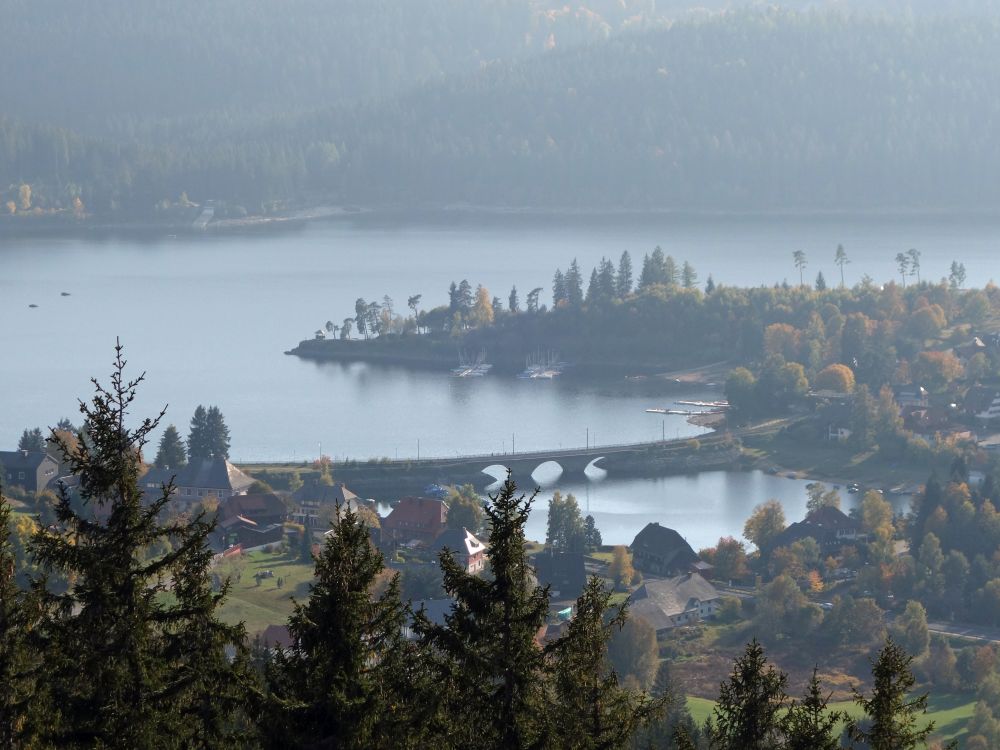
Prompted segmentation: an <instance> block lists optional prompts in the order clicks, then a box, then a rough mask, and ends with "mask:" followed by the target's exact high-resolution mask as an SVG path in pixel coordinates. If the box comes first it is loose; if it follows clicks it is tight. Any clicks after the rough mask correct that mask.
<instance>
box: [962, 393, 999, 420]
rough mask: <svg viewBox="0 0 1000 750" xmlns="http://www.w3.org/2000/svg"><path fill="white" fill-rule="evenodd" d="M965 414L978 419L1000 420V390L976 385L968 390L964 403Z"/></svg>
mask: <svg viewBox="0 0 1000 750" xmlns="http://www.w3.org/2000/svg"><path fill="white" fill-rule="evenodd" d="M962 405H963V407H964V408H965V413H966V414H968V415H969V416H970V417H975V418H976V419H985V420H991V419H1000V390H998V389H997V388H996V387H989V386H984V385H976V386H973V387H972V388H970V389H969V390H968V392H967V393H966V394H965V401H964V402H963V404H962Z"/></svg>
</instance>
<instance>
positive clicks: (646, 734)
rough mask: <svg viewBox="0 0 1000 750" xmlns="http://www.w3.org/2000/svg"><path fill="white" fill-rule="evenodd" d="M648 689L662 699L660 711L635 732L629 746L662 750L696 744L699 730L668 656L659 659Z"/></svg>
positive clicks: (684, 691) (678, 748) (683, 689)
mask: <svg viewBox="0 0 1000 750" xmlns="http://www.w3.org/2000/svg"><path fill="white" fill-rule="evenodd" d="M651 692H652V695H653V697H654V698H656V699H658V700H659V701H661V702H662V704H663V707H664V711H663V713H662V715H660V716H659V717H657V718H656V719H655V720H654V721H653V722H652V723H651V724H650V725H649V726H648V727H647V728H645V729H642V730H640V731H639V733H638V734H637V735H636V736H635V738H634V740H633V747H635V748H649V747H656V748H663V750H680V749H681V748H687V747H696V745H697V743H696V740H697V739H698V737H699V732H698V727H697V725H696V724H695V722H694V719H693V718H691V712H690V711H688V707H687V690H685V687H684V685H683V683H681V682H680V680H679V678H678V676H677V675H676V674H675V673H674V670H673V667H672V666H671V662H670V660H669V659H665V660H663V661H661V662H660V666H659V667H658V668H657V670H656V678H655V680H654V681H653V689H652V691H651ZM685 743H688V744H685Z"/></svg>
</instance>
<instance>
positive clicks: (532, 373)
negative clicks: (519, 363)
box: [517, 352, 567, 380]
mask: <svg viewBox="0 0 1000 750" xmlns="http://www.w3.org/2000/svg"><path fill="white" fill-rule="evenodd" d="M566 367H567V364H566V363H565V362H562V361H560V359H559V354H558V353H557V352H547V353H546V354H541V353H538V354H535V355H533V356H529V357H527V358H526V359H525V362H524V370H523V371H522V372H521V373H520V374H518V376H517V377H518V378H520V379H521V380H554V379H555V378H557V377H559V376H560V375H562V374H563V371H564V370H565V369H566Z"/></svg>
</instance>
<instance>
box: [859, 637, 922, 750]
mask: <svg viewBox="0 0 1000 750" xmlns="http://www.w3.org/2000/svg"><path fill="white" fill-rule="evenodd" d="M912 662H913V657H912V656H910V655H909V654H907V653H906V651H904V650H903V649H902V648H900V647H899V646H898V645H897V644H896V643H895V642H894V641H893V640H892V638H891V637H890V638H887V639H886V642H885V646H883V647H882V649H881V650H880V651H879V653H878V656H876V657H875V659H874V661H873V662H872V678H873V684H872V693H871V697H868V698H866V697H865V696H864V695H863V694H862V693H860V692H858V691H855V693H854V702H855V703H857V704H858V706H860V707H861V709H862V710H863V711H864V712H865V715H866V716H867V721H866V722H861V721H858V720H856V719H855V720H851V721H850V722H848V725H847V731H848V733H849V734H850V736H851V739H852V740H854V741H855V742H865V743H867V745H868V747H870V748H871V750H911V749H912V748H917V747H922V746H923V744H924V741H925V740H926V739H927V738H928V737H929V736H930V735H931V733H932V732H933V731H934V722H929V723H928V724H927V725H926V726H924V727H922V728H920V729H918V728H917V716H919V715H921V714H926V713H927V694H926V693H925V694H923V695H918V696H916V697H913V698H911V697H910V695H909V693H910V690H912V689H913V686H914V685H915V684H916V680H915V679H914V677H913V672H912V671H911V669H910V664H912Z"/></svg>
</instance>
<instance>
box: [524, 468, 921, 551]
mask: <svg viewBox="0 0 1000 750" xmlns="http://www.w3.org/2000/svg"><path fill="white" fill-rule="evenodd" d="M546 484H548V483H546ZM807 484H809V482H808V481H806V480H802V479H789V478H786V477H780V476H774V475H770V474H765V473H764V472H762V471H709V472H704V473H702V474H696V475H691V476H672V477H661V478H659V479H620V480H616V479H613V478H611V477H609V478H607V479H605V480H600V479H598V480H597V481H592V482H567V483H563V482H559V481H558V480H556V481H554V482H552V483H551V486H549V487H546V488H545V489H543V490H542V492H541V493H539V495H538V497H537V499H536V500H535V505H534V506H533V510H532V514H531V516H530V517H529V519H528V526H527V529H526V531H527V535H528V538H529V539H537V540H544V539H545V527H546V520H547V514H548V503H549V500H550V498H551V497H552V490H553V489H556V488H558V489H559V490H560V491H561V492H562V493H563V494H566V493H573V494H574V495H575V496H576V499H577V502H578V503H579V505H580V509H581V511H582V512H583V514H584V515H588V514H590V515H593V516H594V522H595V523H596V524H597V528H598V529H599V530H600V531H601V536H602V540H603V542H604V543H605V544H631V543H632V540H633V539H634V538H635V535H636V534H637V533H639V531H640V530H641V529H642V528H643V527H644V526H645V525H646V524H647V523H650V522H652V521H659V523H660V525H662V526H668V527H670V528H672V529H677V530H678V531H679V532H680V533H681V534H682V535H683V536H684V538H685V539H687V541H688V544H690V545H691V546H692V547H694V549H695V550H698V549H702V548H704V547H713V546H715V543H716V542H717V541H718V540H719V537H722V536H733V537H736V538H737V539H740V538H741V537H742V536H743V524H744V522H745V521H746V520H747V518H748V517H749V516H750V514H751V512H753V509H754V507H755V506H756V505H759V504H760V503H763V502H765V501H767V500H772V499H773V500H778V501H780V502H781V505H782V507H784V509H785V518H786V520H787V521H788V523H791V522H792V521H800V520H802V519H803V518H804V517H805V515H806V500H807V499H808V495H807V493H806V485H807ZM840 493H841V500H842V502H841V509H842V510H843V511H844V512H845V513H846V512H848V511H850V509H851V508H853V507H855V506H856V505H857V504H858V503H860V501H861V497H860V496H859V495H850V494H848V493H847V491H846V489H845V488H841V490H840ZM886 499H887V500H889V502H890V503H891V504H892V506H893V508H894V510H895V511H896V512H897V513H903V512H907V511H909V508H910V500H911V498H910V497H909V496H898V495H897V496H888V497H887V498H886Z"/></svg>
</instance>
